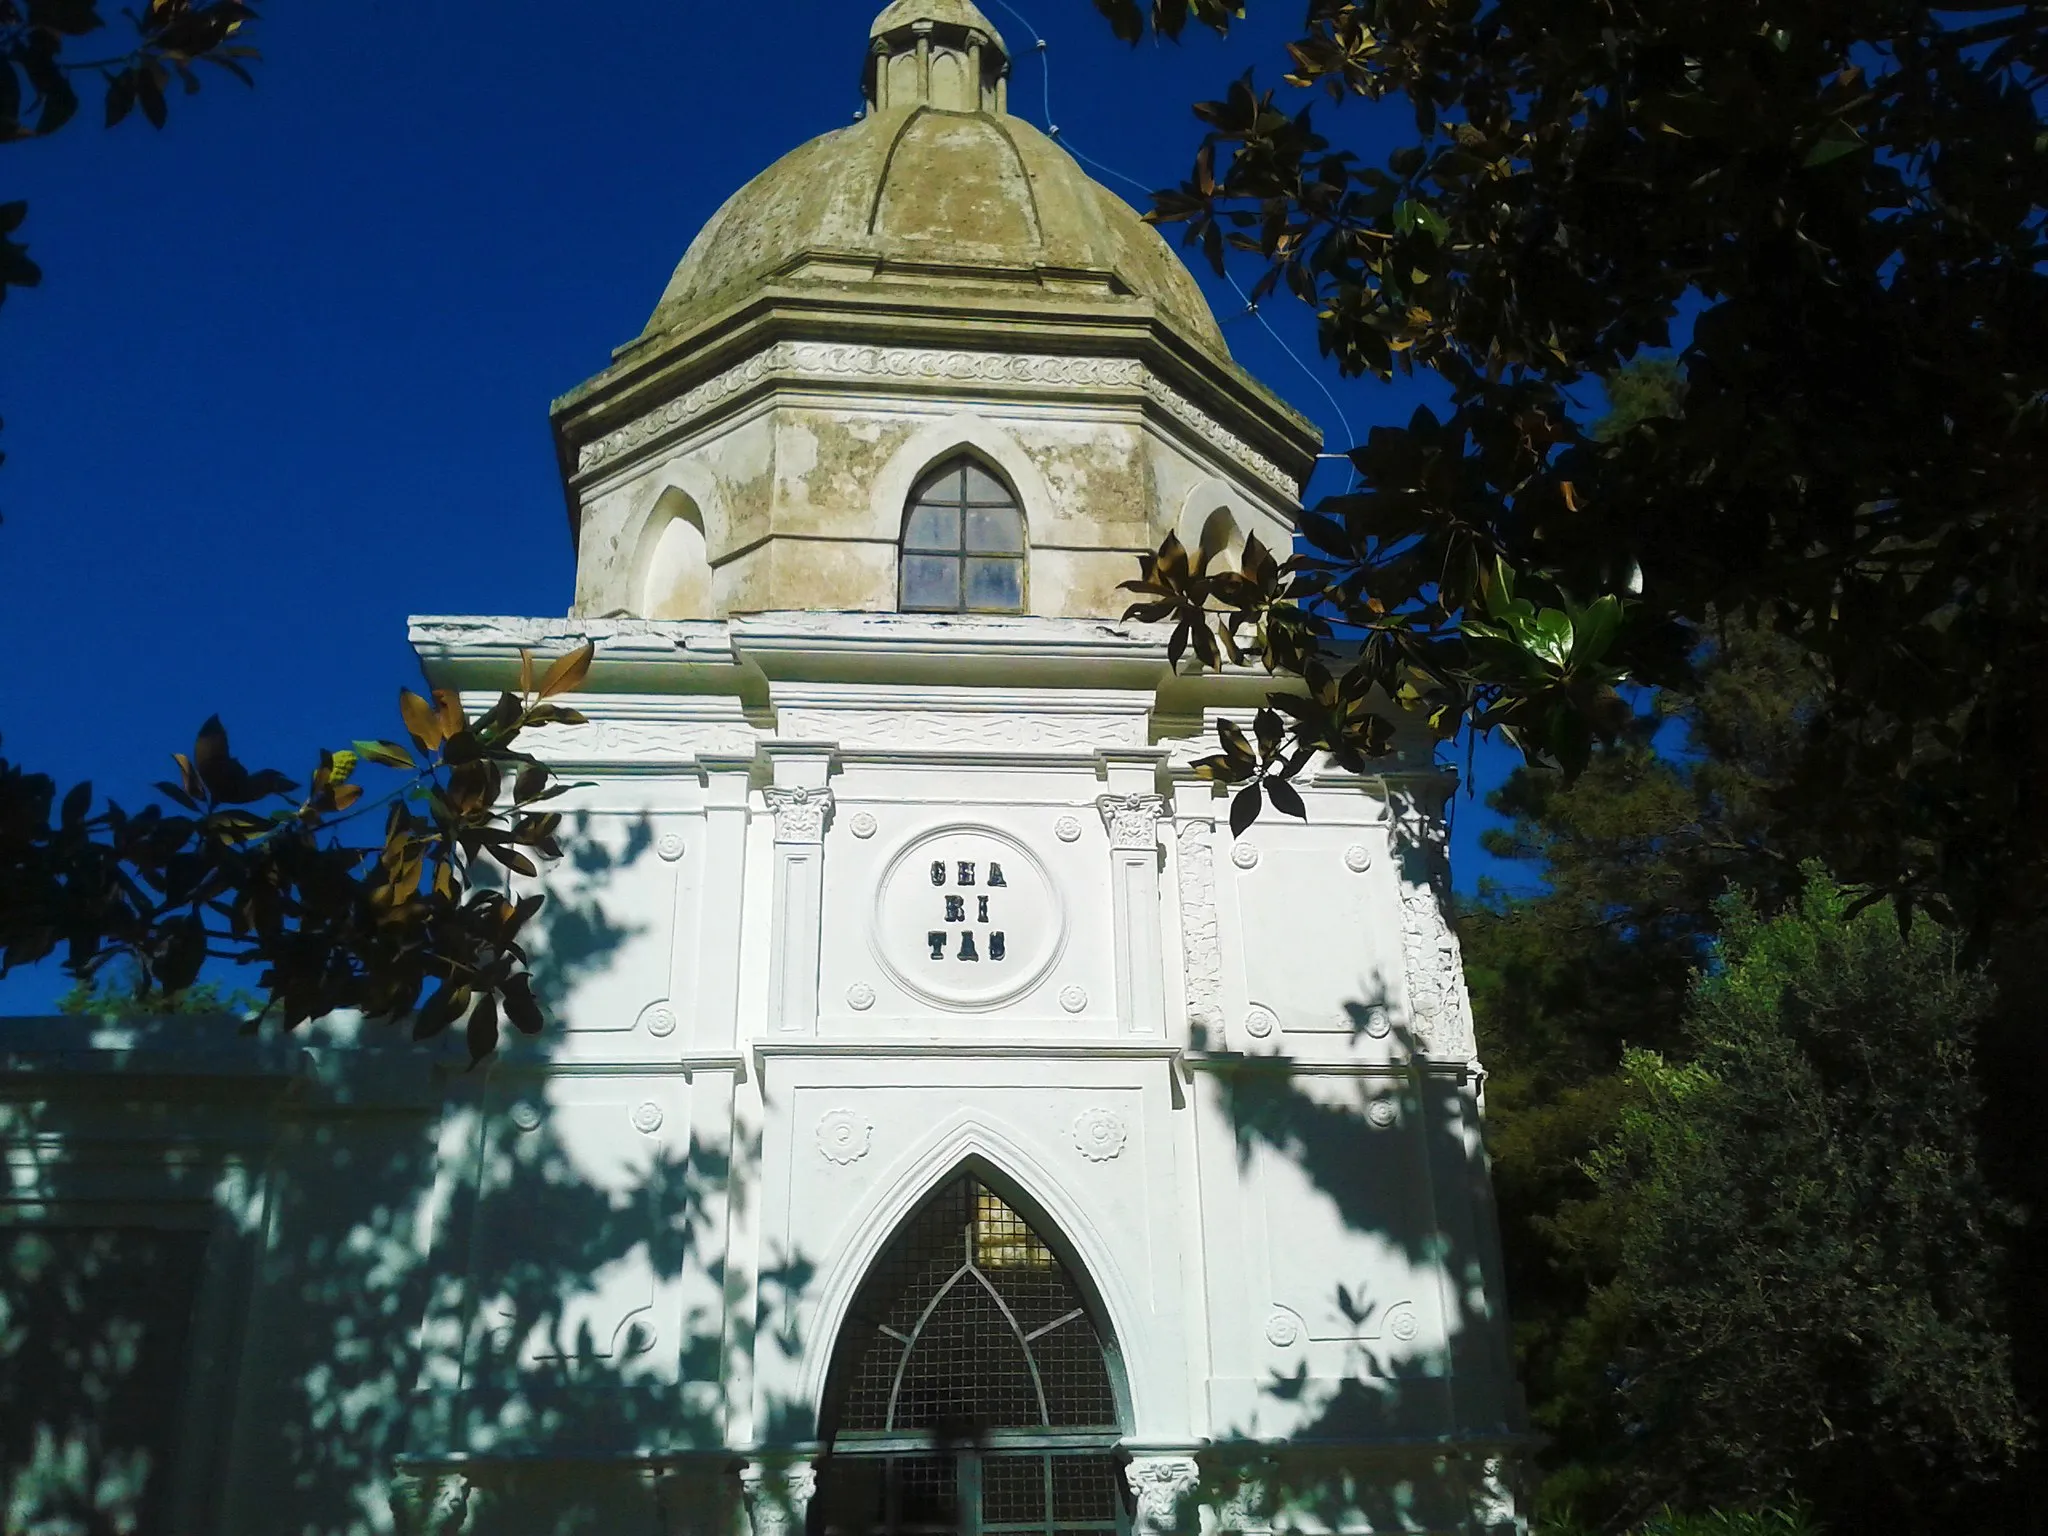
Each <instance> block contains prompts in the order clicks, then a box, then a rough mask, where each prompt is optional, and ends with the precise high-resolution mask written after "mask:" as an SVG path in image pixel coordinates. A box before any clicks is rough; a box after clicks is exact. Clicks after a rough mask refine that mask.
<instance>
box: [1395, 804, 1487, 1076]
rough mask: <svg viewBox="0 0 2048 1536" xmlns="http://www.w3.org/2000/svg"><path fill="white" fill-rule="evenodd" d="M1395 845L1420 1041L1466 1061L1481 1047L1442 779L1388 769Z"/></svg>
mask: <svg viewBox="0 0 2048 1536" xmlns="http://www.w3.org/2000/svg"><path fill="white" fill-rule="evenodd" d="M1386 786H1387V787H1386V795H1387V802H1388V806H1389V809H1390V811H1391V812H1392V816H1393V847H1394V853H1395V856H1396V858H1397V860H1398V863H1399V871H1400V889H1401V958H1402V971H1403V978H1402V979H1403V981H1404V982H1405V983H1406V990H1407V995H1408V1025H1409V1028H1410V1029H1411V1030H1412V1031H1413V1032H1414V1036H1415V1046H1416V1049H1417V1050H1419V1051H1420V1052H1421V1053H1422V1054H1423V1055H1425V1056H1429V1057H1433V1058H1435V1059H1437V1060H1439V1061H1466V1060H1469V1059H1470V1058H1471V1057H1472V1056H1473V1055H1474V1054H1475V1052H1476V1051H1477V1049H1478V1047H1477V1044H1476V1042H1475V1041H1474V1038H1473V1031H1472V1004H1471V1000H1470V998H1469V997H1468V995H1467V994H1466V991H1465V965H1464V959H1463V956H1462V955H1461V954H1460V952H1459V947H1458V935H1457V933H1456V931H1455V930H1454V929H1453V928H1452V927H1451V924H1450V920H1449V919H1448V917H1446V915H1445V912H1444V907H1445V903H1446V901H1447V900H1448V897H1447V894H1446V893H1447V891H1448V889H1449V886H1450V880H1449V866H1448V860H1447V857H1446V849H1445V846H1444V839H1445V828H1444V820H1443V817H1442V816H1441V815H1440V814H1439V813H1438V811H1437V805H1438V804H1439V803H1440V796H1441V794H1442V792H1443V789H1442V780H1440V779H1438V778H1436V777H1434V776H1432V777H1430V778H1427V779H1419V780H1417V779H1401V778H1396V777H1394V776H1392V775H1389V776H1388V778H1387V780H1386Z"/></svg>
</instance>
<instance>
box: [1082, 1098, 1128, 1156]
mask: <svg viewBox="0 0 2048 1536" xmlns="http://www.w3.org/2000/svg"><path fill="white" fill-rule="evenodd" d="M1128 1135H1129V1133H1128V1132H1127V1131H1125V1130H1124V1122H1123V1120H1122V1118H1121V1117H1120V1116H1119V1115H1118V1114H1117V1112H1116V1111H1115V1110H1113V1109H1084V1110H1082V1111H1081V1113H1080V1115H1079V1116H1077V1117H1076V1118H1075V1120H1074V1145H1075V1146H1076V1147H1078V1148H1080V1149H1081V1154H1082V1156H1084V1157H1086V1158H1087V1159H1088V1161H1089V1162H1091V1163H1106V1162H1108V1161H1109V1160H1110V1159H1111V1158H1112V1157H1115V1156H1116V1155H1117V1153H1119V1152H1121V1151H1123V1149H1124V1141H1125V1139H1126V1138H1127V1137H1128Z"/></svg>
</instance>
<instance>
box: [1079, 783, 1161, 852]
mask: <svg viewBox="0 0 2048 1536" xmlns="http://www.w3.org/2000/svg"><path fill="white" fill-rule="evenodd" d="M1095 805H1096V809H1098V810H1100V811H1101V812H1102V824H1103V825H1104V826H1105V827H1107V828H1108V829H1109V846H1110V847H1112V848H1114V849H1116V850H1117V851H1118V852H1119V853H1123V852H1130V851H1135V852H1141V853H1150V852H1151V851H1152V850H1153V849H1154V848H1157V847H1158V846H1159V818H1160V817H1162V816H1164V815H1165V814H1166V799H1165V797H1164V796H1162V795H1101V796H1098V797H1097V798H1096V801H1095Z"/></svg>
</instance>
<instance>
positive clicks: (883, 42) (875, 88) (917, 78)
mask: <svg viewBox="0 0 2048 1536" xmlns="http://www.w3.org/2000/svg"><path fill="white" fill-rule="evenodd" d="M861 88H862V90H863V92H864V93H865V94H866V96H867V102H868V108H869V110H870V111H876V112H884V111H888V110H890V109H892V108H894V109H899V110H900V109H903V108H908V107H914V106H926V107H935V108H937V109H938V110H939V111H941V112H1004V111H1007V110H1008V109H1009V96H1010V54H1009V50H1008V49H1007V48H1005V47H1004V46H1003V36H1002V34H1001V33H1000V32H998V31H996V29H995V28H994V27H992V26H990V25H989V22H988V18H987V17H986V16H984V15H982V14H981V12H980V11H979V10H978V9H977V8H976V7H975V6H974V5H973V4H971V3H970V0H902V3H899V4H896V5H892V6H890V7H889V8H888V9H887V10H885V11H883V12H882V14H881V15H879V16H877V17H876V18H875V24H874V28H873V30H872V32H871V33H870V36H869V40H868V64H867V70H866V72H865V74H864V75H863V76H862V79H861Z"/></svg>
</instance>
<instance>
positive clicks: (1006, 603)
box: [903, 558, 1024, 613]
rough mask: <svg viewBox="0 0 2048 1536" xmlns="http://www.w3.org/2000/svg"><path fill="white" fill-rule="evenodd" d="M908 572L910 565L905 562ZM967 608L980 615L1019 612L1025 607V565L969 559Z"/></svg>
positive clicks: (1015, 561)
mask: <svg viewBox="0 0 2048 1536" xmlns="http://www.w3.org/2000/svg"><path fill="white" fill-rule="evenodd" d="M903 563H904V566H905V568H906V569H907V568H908V566H909V564H910V562H909V561H908V560H907V559H906V560H905V561H904V562H903ZM966 564H967V603H966V606H967V607H968V608H969V609H970V610H973V611H975V612H978V613H1016V612H1018V611H1019V610H1021V609H1022V608H1023V606H1024V562H1023V561H1021V560H991V559H986V558H983V559H970V560H968V561H967V562H966Z"/></svg>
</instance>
